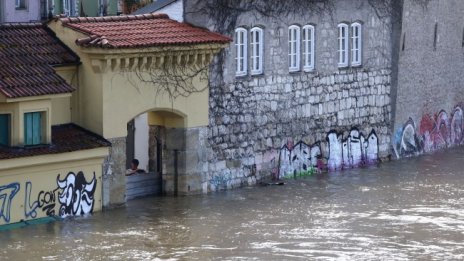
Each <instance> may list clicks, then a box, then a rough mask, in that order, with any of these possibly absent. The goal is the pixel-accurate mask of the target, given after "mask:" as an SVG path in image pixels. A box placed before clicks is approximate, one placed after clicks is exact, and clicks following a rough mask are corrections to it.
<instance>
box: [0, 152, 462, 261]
mask: <svg viewBox="0 0 464 261" xmlns="http://www.w3.org/2000/svg"><path fill="white" fill-rule="evenodd" d="M463 259H464V148H458V149H452V150H449V151H447V152H441V153H437V154H435V155H428V156H422V157H419V158H414V159H406V160H400V161H395V162H392V163H385V164H382V165H381V166H380V167H371V168H365V169H356V170H348V171H344V172H339V173H330V174H319V175H316V176H312V177H308V178H301V179H297V180H289V181H287V184H286V185H284V186H267V187H254V188H244V189H238V190H233V191H227V192H218V193H213V194H209V195H203V196H193V197H177V198H175V197H163V198H145V199H139V200H134V201H130V202H129V203H128V204H127V206H126V207H125V208H120V209H116V210H110V211H105V212H102V213H95V214H94V215H92V216H88V217H78V218H68V219H65V220H63V221H57V222H54V223H50V224H41V225H31V226H27V227H24V228H19V229H13V230H8V231H2V232H0V260H463Z"/></svg>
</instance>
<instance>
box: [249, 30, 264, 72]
mask: <svg viewBox="0 0 464 261" xmlns="http://www.w3.org/2000/svg"><path fill="white" fill-rule="evenodd" d="M250 36H251V41H250V48H251V74H261V73H263V49H264V48H263V45H264V42H263V29H261V28H259V27H253V28H252V29H251V31H250Z"/></svg>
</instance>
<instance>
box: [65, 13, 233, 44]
mask: <svg viewBox="0 0 464 261" xmlns="http://www.w3.org/2000/svg"><path fill="white" fill-rule="evenodd" d="M60 21H61V22H62V23H63V26H66V27H69V28H71V29H74V30H76V31H79V32H82V33H84V34H86V35H88V37H86V38H83V39H78V40H76V44H78V45H81V46H87V47H89V46H92V47H105V48H138V47H151V46H166V45H187V44H203V43H228V42H230V41H231V39H230V38H229V37H227V36H223V35H221V34H217V33H213V32H210V31H208V30H206V29H204V28H199V27H194V26H192V25H189V24H186V23H179V22H177V21H175V20H171V19H169V16H167V15H165V14H144V15H126V16H106V17H72V18H61V19H60Z"/></svg>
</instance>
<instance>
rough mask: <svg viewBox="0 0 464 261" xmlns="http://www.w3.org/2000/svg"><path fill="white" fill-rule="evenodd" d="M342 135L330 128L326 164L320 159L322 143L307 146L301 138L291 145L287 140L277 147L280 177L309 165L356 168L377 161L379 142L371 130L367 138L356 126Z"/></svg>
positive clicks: (312, 166)
mask: <svg viewBox="0 0 464 261" xmlns="http://www.w3.org/2000/svg"><path fill="white" fill-rule="evenodd" d="M342 136H343V135H342V134H338V133H337V132H336V131H330V132H329V133H328V134H327V138H326V140H327V144H328V157H327V163H326V164H325V163H324V162H323V160H322V158H323V155H322V150H321V142H316V143H315V144H313V145H308V144H306V143H304V142H303V141H300V142H298V143H297V144H296V145H293V142H292V141H287V144H285V145H284V146H283V147H282V149H281V150H280V156H279V178H283V177H286V176H288V175H296V174H298V173H300V172H306V171H308V170H310V169H312V168H317V169H319V170H320V169H323V168H328V169H329V170H336V169H343V168H352V167H358V166H362V165H365V164H371V163H375V162H377V161H378V157H379V155H378V154H379V145H378V138H377V135H376V133H375V131H374V130H372V131H371V133H370V134H369V136H368V137H367V138H365V137H364V135H363V134H362V133H361V132H360V131H359V130H358V129H356V128H353V129H351V131H350V132H349V135H348V136H347V137H346V138H345V139H343V137H342Z"/></svg>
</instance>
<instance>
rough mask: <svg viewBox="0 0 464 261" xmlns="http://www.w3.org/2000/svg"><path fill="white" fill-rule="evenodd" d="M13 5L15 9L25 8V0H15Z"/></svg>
mask: <svg viewBox="0 0 464 261" xmlns="http://www.w3.org/2000/svg"><path fill="white" fill-rule="evenodd" d="M15 7H16V9H24V8H26V0H15Z"/></svg>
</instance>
